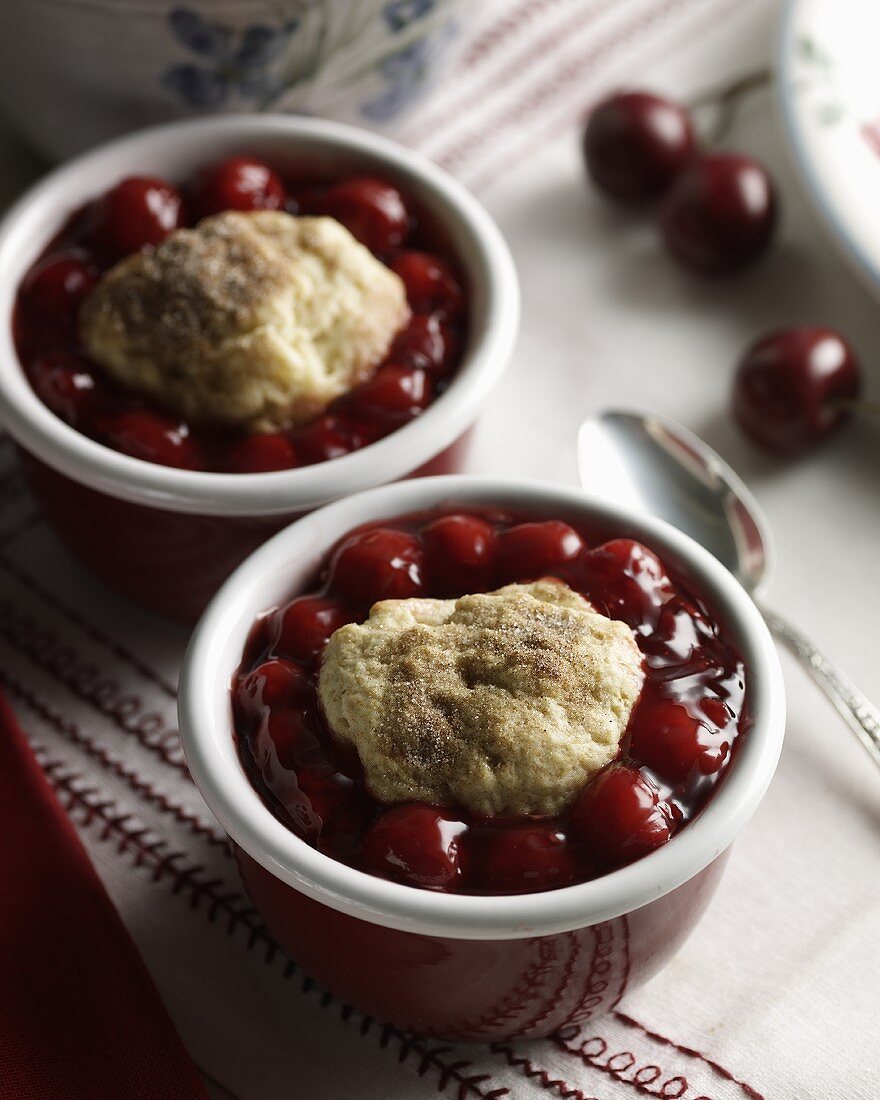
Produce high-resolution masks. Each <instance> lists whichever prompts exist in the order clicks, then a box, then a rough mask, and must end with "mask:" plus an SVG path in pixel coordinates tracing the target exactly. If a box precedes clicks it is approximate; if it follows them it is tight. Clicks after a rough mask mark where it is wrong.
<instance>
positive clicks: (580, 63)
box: [434, 0, 694, 170]
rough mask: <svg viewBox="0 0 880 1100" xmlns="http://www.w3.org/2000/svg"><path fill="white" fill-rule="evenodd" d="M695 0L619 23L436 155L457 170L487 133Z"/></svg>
mask: <svg viewBox="0 0 880 1100" xmlns="http://www.w3.org/2000/svg"><path fill="white" fill-rule="evenodd" d="M693 2H694V0H662V2H661V3H658V4H657V5H656V6H655V7H654V8H651V9H648V10H646V11H639V12H638V13H637V14H636V15H634V16H633V17H632V18H630V19H629V20H628V21H627V22H625V23H624V24H622V25H621V26H619V27H615V28H614V30H613V31H611V32H610V33H609V34H607V35H606V36H605V37H604V38H603V39H602V41H601V42H599V43H598V45H593V46H590V48H589V49H587V50H584V51H583V52H581V53H579V54H578V55H577V56H576V57H572V58H570V59H569V60H568V61H567V62H566V63H565V64H564V65H563V66H561V67H560V68H557V69H555V70H554V73H553V76H552V77H551V78H550V79H548V80H546V81H544V82H543V83H541V84H539V85H538V86H537V87H533V88H530V89H529V90H528V91H527V92H526V93H525V94H523V95H521V96H520V97H519V98H518V99H517V100H516V102H514V103H513V104H510V105H509V106H508V107H507V108H506V109H505V110H503V111H502V112H500V113H498V112H496V114H495V117H490V118H488V119H484V120H483V121H482V124H481V126H480V127H478V128H475V129H474V130H473V131H472V132H471V133H470V134H469V135H468V136H467V137H464V138H461V139H460V140H459V141H458V142H457V143H455V144H454V145H452V146H450V147H449V148H448V149H447V150H446V151H441V152H438V153H437V154H436V155H435V157H434V159H435V160H437V161H438V162H439V163H440V164H441V165H443V167H444V168H446V169H448V170H454V168H455V166H456V165H457V164H458V163H460V162H461V161H462V160H463V159H464V158H465V157H466V156H467V155H468V153H470V152H471V150H472V149H474V148H479V146H480V145H482V143H483V142H484V141H485V140H486V135H487V133H494V132H495V131H497V130H498V129H500V128H502V127H506V126H509V125H510V124H511V123H515V122H519V121H520V120H521V119H522V118H523V117H525V116H527V115H529V114H534V112H535V111H536V110H537V109H538V108H539V107H540V106H541V105H542V104H543V103H545V102H546V101H547V100H548V99H550V98H551V97H552V96H554V95H556V94H557V92H559V91H560V90H561V89H562V88H564V87H565V86H566V85H567V84H570V83H571V82H572V81H573V80H576V79H577V78H578V77H580V76H582V75H583V73H584V71H585V69H586V68H588V67H589V66H590V65H592V64H594V63H595V62H596V61H597V60H598V59H599V58H601V57H603V56H605V55H606V54H609V53H614V52H615V51H616V50H618V49H619V48H620V47H621V46H624V45H626V44H627V43H629V42H630V41H631V40H632V39H633V38H637V37H641V35H642V32H643V31H644V30H646V29H647V28H648V27H649V26H650V25H651V24H652V23H656V22H658V21H659V20H660V19H662V18H665V17H666V16H667V15H668V14H669V13H670V12H672V11H674V10H675V9H676V8H678V7H681V6H685V5H690V4H691V3H693Z"/></svg>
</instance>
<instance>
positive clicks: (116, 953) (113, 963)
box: [0, 696, 207, 1100]
mask: <svg viewBox="0 0 880 1100" xmlns="http://www.w3.org/2000/svg"><path fill="white" fill-rule="evenodd" d="M158 1097H161V1098H162V1100H207V1093H206V1092H205V1090H204V1087H203V1086H202V1084H201V1082H200V1080H199V1077H198V1074H197V1073H196V1069H195V1067H194V1066H193V1064H192V1062H191V1061H190V1059H189V1057H188V1056H187V1053H186V1050H185V1049H184V1047H183V1044H182V1043H181V1041H180V1038H179V1036H178V1034H177V1032H176V1031H175V1029H174V1025H173V1024H172V1022H171V1020H170V1018H169V1016H168V1013H167V1012H166V1011H165V1007H164V1005H163V1004H162V1001H161V1000H160V998H159V994H158V993H157V991H156V988H155V986H154V985H153V983H152V981H151V980H150V976H149V974H148V973H147V970H146V968H145V966H144V964H143V962H142V961H141V958H140V955H139V954H138V952H137V948H136V947H135V945H134V943H133V942H132V940H131V938H130V936H129V935H128V933H127V932H126V930H125V927H124V926H123V924H122V921H121V920H120V919H119V916H118V914H117V913H116V910H115V909H114V908H113V905H112V903H111V901H110V899H109V897H108V896H107V894H106V892H105V891H104V887H103V886H102V885H101V882H100V880H99V878H98V876H97V874H96V873H95V870H94V868H93V867H92V864H91V862H90V861H89V857H88V856H87V855H86V851H85V849H84V848H83V846H82V844H81V843H80V841H79V838H78V837H77V835H76V832H75V831H74V829H73V826H72V825H71V823H70V821H69V820H68V818H67V815H66V814H65V812H64V810H63V809H62V808H61V806H59V804H58V802H57V801H56V800H55V797H54V795H53V793H52V790H51V788H50V787H49V784H48V783H47V782H46V779H45V776H44V775H43V773H42V771H41V770H40V767H39V765H38V764H37V762H36V760H35V759H34V756H33V754H32V753H31V751H30V748H29V746H28V744H27V741H26V740H25V738H24V735H23V734H22V732H21V730H20V729H19V727H18V723H17V722H16V720H15V717H14V716H13V714H12V711H11V710H10V708H9V705H8V704H7V703H6V701H5V700H4V699H3V697H2V696H0V1100H86V1098H87V1100H157V1098H158Z"/></svg>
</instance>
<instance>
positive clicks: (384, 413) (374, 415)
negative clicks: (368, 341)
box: [348, 363, 433, 425]
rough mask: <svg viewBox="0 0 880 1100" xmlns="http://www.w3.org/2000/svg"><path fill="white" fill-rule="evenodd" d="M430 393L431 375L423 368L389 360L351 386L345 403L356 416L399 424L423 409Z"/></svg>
mask: <svg viewBox="0 0 880 1100" xmlns="http://www.w3.org/2000/svg"><path fill="white" fill-rule="evenodd" d="M432 396H433V386H432V384H431V379H430V378H429V377H428V375H427V374H426V373H425V372H424V371H423V370H414V369H413V368H411V367H401V366H399V365H398V364H396V363H389V364H388V365H387V366H384V367H380V368H379V370H378V371H376V373H375V375H373V377H372V378H371V379H369V381H367V382H364V383H363V385H361V386H358V388H357V389H356V390H353V391H352V393H351V397H350V399H349V402H348V404H349V407H350V408H351V410H352V412H353V414H354V415H355V416H356V417H368V418H369V419H371V420H375V421H378V422H380V423H384V424H388V425H400V424H406V423H407V421H409V420H413V419H414V418H415V417H417V416H418V415H419V413H421V412H423V411H424V409H426V408H427V406H428V405H429V404H430V402H431V397H432Z"/></svg>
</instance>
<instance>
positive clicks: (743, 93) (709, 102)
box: [689, 68, 775, 146]
mask: <svg viewBox="0 0 880 1100" xmlns="http://www.w3.org/2000/svg"><path fill="white" fill-rule="evenodd" d="M774 77H775V73H774V72H773V70H772V69H769V68H764V69H755V70H754V71H753V72H750V73H746V74H745V76H740V77H737V78H736V79H735V80H732V81H730V82H728V83H727V84H722V85H718V86H716V87H714V88H708V89H707V90H706V91H705V92H701V93H700V94H699V95H698V96H697V97H696V98H695V99H692V100H691V102H690V104H689V107H690V109H691V110H692V111H698V110H700V109H701V108H703V107H714V108H715V110H716V111H717V117H716V120H715V125H714V126H713V127H712V128H711V130H710V131H709V133H708V135H707V137H706V139H705V144H706V145H708V146H711V145H716V144H717V143H718V142H719V141H721V139H722V138H723V137H725V136H726V135H727V134H728V133H729V131H730V129H731V127H732V126H733V123H734V121H735V119H736V115H737V112H738V111H739V108H740V105H741V104H742V101H743V100H744V99H745V98H746V97H747V96H749V95H751V94H752V93H753V92H757V91H760V90H761V89H763V88H767V87H769V85H770V84H772V83H773V79H774Z"/></svg>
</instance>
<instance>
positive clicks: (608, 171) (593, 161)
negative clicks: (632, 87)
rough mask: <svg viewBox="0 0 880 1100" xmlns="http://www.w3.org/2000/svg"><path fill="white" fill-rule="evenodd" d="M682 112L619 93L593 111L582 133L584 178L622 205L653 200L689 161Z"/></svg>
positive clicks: (686, 118) (690, 136)
mask: <svg viewBox="0 0 880 1100" xmlns="http://www.w3.org/2000/svg"><path fill="white" fill-rule="evenodd" d="M695 149H696V141H695V138H694V127H693V124H692V122H691V117H690V114H689V113H688V111H687V110H686V109H685V108H684V107H681V106H679V104H677V103H673V102H672V101H671V100H668V99H663V98H661V97H660V96H656V95H651V94H650V93H648V92H619V93H617V94H616V95H612V96H610V97H609V98H608V99H606V100H604V101H603V102H602V103H600V104H599V105H598V106H597V107H595V108H594V109H593V111H592V113H591V114H590V117H589V119H588V120H587V126H586V129H585V130H584V139H583V152H584V159H585V161H586V165H587V171H588V173H589V175H590V179H591V180H592V181H593V183H594V184H595V185H596V187H598V188H599V190H600V191H602V192H604V193H605V194H606V195H609V196H610V197H611V198H614V199H620V200H623V201H625V202H639V201H643V200H645V199H656V198H659V197H660V196H661V195H662V194H663V193H664V191H666V190H667V188H668V187H669V185H670V184H671V183H672V181H673V180H674V179H675V177H676V176H677V175H678V173H679V172H681V170H682V169H683V168H684V166H685V165H686V164H687V163H688V161H689V160H690V159H691V158H692V157H693V155H694V152H695Z"/></svg>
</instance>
